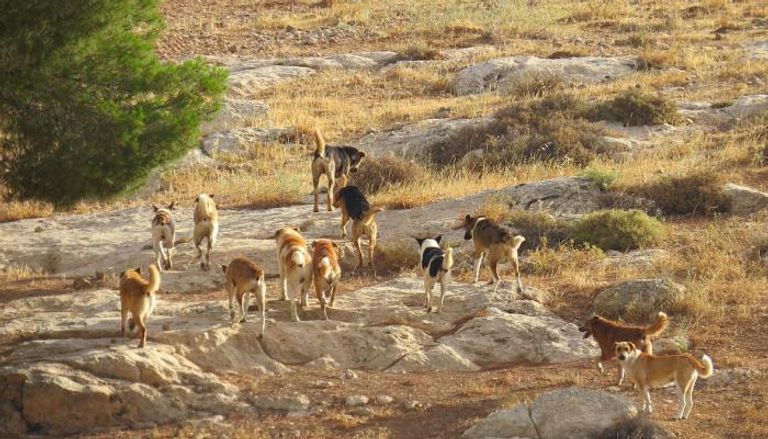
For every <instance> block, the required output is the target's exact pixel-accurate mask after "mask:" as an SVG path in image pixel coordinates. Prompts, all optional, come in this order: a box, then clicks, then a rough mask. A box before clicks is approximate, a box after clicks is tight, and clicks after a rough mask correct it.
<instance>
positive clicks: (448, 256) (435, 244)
mask: <svg viewBox="0 0 768 439" xmlns="http://www.w3.org/2000/svg"><path fill="white" fill-rule="evenodd" d="M441 239H442V235H438V236H436V237H435V238H434V239H431V238H416V242H418V243H419V256H421V269H422V271H423V272H424V307H425V308H426V309H427V312H432V311H433V310H434V311H435V312H438V313H439V312H440V310H442V308H443V301H444V300H445V290H446V283H447V282H448V278H449V277H450V273H451V267H453V249H452V248H450V247H448V249H446V250H443V249H442V248H440V240H441ZM438 282H439V283H440V302H438V305H437V307H436V308H435V307H433V306H432V289H433V288H434V287H435V284H436V283H438Z"/></svg>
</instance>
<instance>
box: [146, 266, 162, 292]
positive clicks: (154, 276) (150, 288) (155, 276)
mask: <svg viewBox="0 0 768 439" xmlns="http://www.w3.org/2000/svg"><path fill="white" fill-rule="evenodd" d="M159 289H160V271H159V270H158V269H157V266H156V265H155V264H152V265H150V266H149V285H147V289H146V294H154V293H156V292H157V290H159Z"/></svg>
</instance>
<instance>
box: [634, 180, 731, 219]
mask: <svg viewBox="0 0 768 439" xmlns="http://www.w3.org/2000/svg"><path fill="white" fill-rule="evenodd" d="M724 183H725V181H724V179H723V177H721V176H719V175H717V174H714V173H710V172H699V173H695V174H691V175H687V176H682V177H664V178H662V179H660V180H658V181H656V182H653V183H650V184H647V185H644V186H641V187H639V188H636V189H634V192H636V193H637V194H638V195H640V196H643V197H645V198H648V199H650V200H652V201H653V202H654V204H655V205H656V207H658V208H659V209H660V210H661V211H662V212H663V213H664V214H667V215H703V216H709V215H713V214H716V213H721V212H727V211H728V209H729V207H730V203H729V201H728V198H727V197H726V196H725V192H724V191H723V186H724Z"/></svg>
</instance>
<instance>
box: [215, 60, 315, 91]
mask: <svg viewBox="0 0 768 439" xmlns="http://www.w3.org/2000/svg"><path fill="white" fill-rule="evenodd" d="M314 73H315V70H314V69H311V68H309V67H298V66H280V65H265V66H258V67H253V68H246V67H245V66H235V67H233V68H232V71H231V73H230V74H229V96H232V97H234V98H239V99H248V98H253V97H255V96H257V95H258V94H259V93H260V92H262V91H264V90H266V89H268V88H271V87H274V86H275V85H277V84H280V83H283V82H286V81H292V80H294V79H298V78H304V77H307V76H310V75H313V74H314Z"/></svg>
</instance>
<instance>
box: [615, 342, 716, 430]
mask: <svg viewBox="0 0 768 439" xmlns="http://www.w3.org/2000/svg"><path fill="white" fill-rule="evenodd" d="M614 352H615V354H616V358H618V359H619V362H620V363H621V365H622V367H624V369H625V370H626V371H627V375H628V376H629V379H630V380H632V381H633V382H634V383H635V384H637V387H638V388H639V389H640V392H641V394H642V395H643V411H644V412H648V413H651V412H652V411H653V408H652V407H651V386H652V385H663V384H667V383H668V382H671V381H674V383H675V385H676V387H677V396H678V398H679V399H680V410H679V412H678V414H677V419H688V416H689V415H690V414H691V409H693V387H694V386H695V385H696V379H697V378H698V377H699V376H701V377H702V378H709V377H710V376H712V373H713V372H714V366H713V365H712V359H711V358H709V356H707V355H704V356H702V357H701V360H698V359H697V358H695V357H694V356H693V355H691V354H683V355H659V356H656V355H651V354H646V353H644V352H642V351H641V350H640V349H638V348H637V346H635V344H634V343H632V342H628V341H622V342H617V343H616V344H615V345H614Z"/></svg>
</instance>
